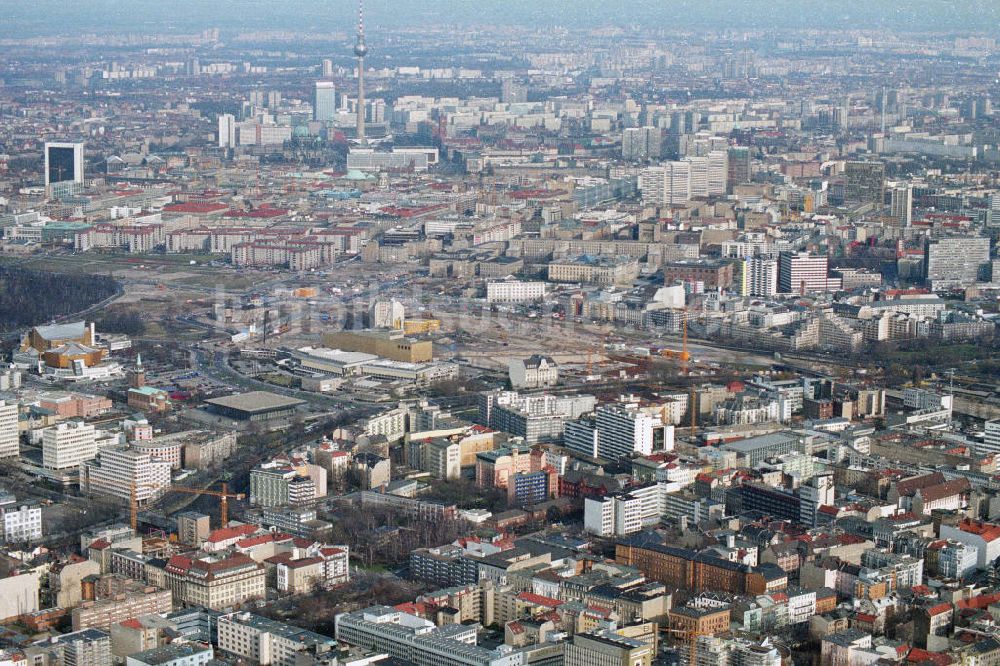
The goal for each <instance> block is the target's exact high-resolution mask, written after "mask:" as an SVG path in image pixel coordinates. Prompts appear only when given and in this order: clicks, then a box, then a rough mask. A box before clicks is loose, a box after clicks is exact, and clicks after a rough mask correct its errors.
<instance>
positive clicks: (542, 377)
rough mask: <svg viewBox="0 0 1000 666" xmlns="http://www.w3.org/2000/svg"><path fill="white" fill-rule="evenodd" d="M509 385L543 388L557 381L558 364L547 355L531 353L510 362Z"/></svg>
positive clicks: (517, 387)
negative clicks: (526, 356)
mask: <svg viewBox="0 0 1000 666" xmlns="http://www.w3.org/2000/svg"><path fill="white" fill-rule="evenodd" d="M508 367H509V374H510V385H511V388H513V389H522V388H543V387H547V386H555V385H556V384H557V383H558V382H559V366H558V365H556V362H555V361H553V360H552V359H551V358H550V357H548V356H541V355H539V354H533V355H531V356H529V357H528V358H516V359H513V360H512V361H511V362H510V365H509V366H508Z"/></svg>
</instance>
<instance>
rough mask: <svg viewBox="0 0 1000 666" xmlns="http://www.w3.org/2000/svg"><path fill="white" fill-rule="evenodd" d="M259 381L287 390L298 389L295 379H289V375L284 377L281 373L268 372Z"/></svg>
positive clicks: (259, 377)
mask: <svg viewBox="0 0 1000 666" xmlns="http://www.w3.org/2000/svg"><path fill="white" fill-rule="evenodd" d="M257 379H259V380H261V381H262V382H267V383H268V384H274V385H275V386H283V387H285V388H297V386H296V384H297V383H298V382H296V381H295V378H294V377H289V376H288V375H283V374H281V373H280V372H267V373H264V374H262V375H260V376H258V377H257Z"/></svg>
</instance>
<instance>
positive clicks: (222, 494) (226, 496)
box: [129, 481, 246, 532]
mask: <svg viewBox="0 0 1000 666" xmlns="http://www.w3.org/2000/svg"><path fill="white" fill-rule="evenodd" d="M139 488H162V489H163V490H164V492H166V491H175V492H179V493H188V494H190V495H209V496H211V497H218V498H219V522H220V523H221V525H220V527H225V526H226V525H228V524H229V500H230V498H232V499H235V500H242V499H246V495H244V494H243V493H231V492H229V484H228V483H226V482H225V481H223V482H222V490H221V491H219V490H209V489H207V488H205V489H201V488H187V487H185V486H159V485H156V484H152V483H140V484H136V483H133V484H131V486H130V493H129V498H130V501H129V513H130V515H129V518H130V521H129V524H130V525H131V526H132V531H133V532H134V531H135V530H136V529H137V528H138V526H139V500H138V497H137V494H138V490H139Z"/></svg>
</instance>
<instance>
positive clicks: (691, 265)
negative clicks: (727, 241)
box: [663, 260, 733, 289]
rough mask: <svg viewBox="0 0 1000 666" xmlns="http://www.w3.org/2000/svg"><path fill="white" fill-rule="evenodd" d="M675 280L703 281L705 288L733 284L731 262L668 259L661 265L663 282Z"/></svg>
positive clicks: (667, 283)
mask: <svg viewBox="0 0 1000 666" xmlns="http://www.w3.org/2000/svg"><path fill="white" fill-rule="evenodd" d="M677 280H682V281H684V282H704V283H705V288H706V289H717V288H719V287H722V288H726V287H730V286H732V284H733V264H732V262H729V261H707V260H691V261H670V262H667V263H665V264H664V265H663V284H665V285H670V284H673V283H674V282H675V281H677Z"/></svg>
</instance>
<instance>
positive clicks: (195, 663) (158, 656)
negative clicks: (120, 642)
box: [125, 643, 215, 666]
mask: <svg viewBox="0 0 1000 666" xmlns="http://www.w3.org/2000/svg"><path fill="white" fill-rule="evenodd" d="M214 657H215V651H214V650H213V649H212V646H211V645H202V644H200V643H170V644H167V645H161V646H160V647H155V648H151V649H149V650H143V651H142V652H136V653H135V654H130V655H129V656H127V657H126V658H125V666H204V664H208V663H209V662H210V661H212V660H213V659H214Z"/></svg>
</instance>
